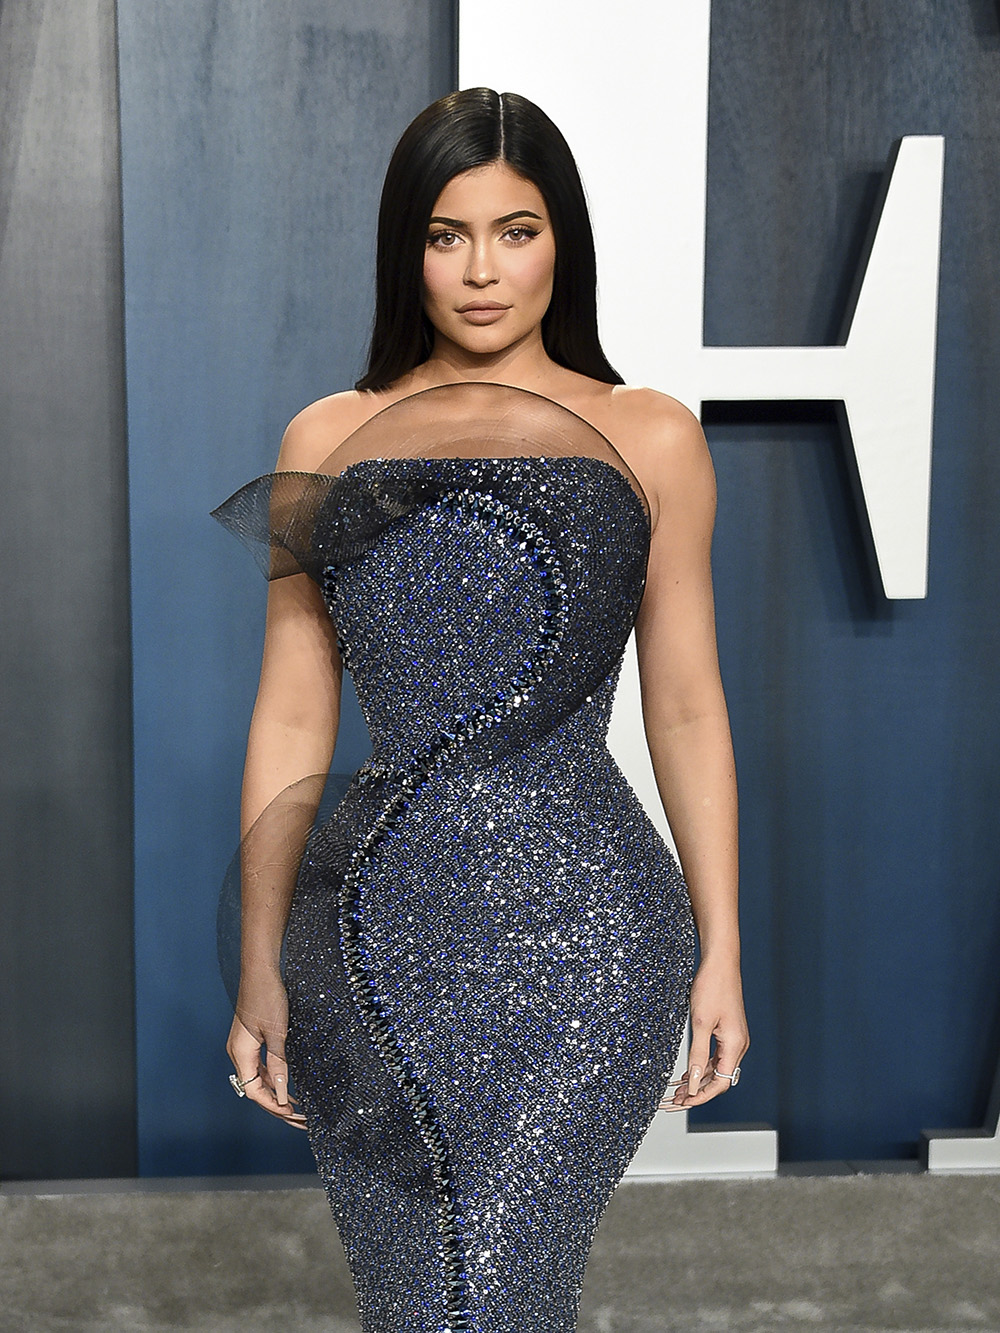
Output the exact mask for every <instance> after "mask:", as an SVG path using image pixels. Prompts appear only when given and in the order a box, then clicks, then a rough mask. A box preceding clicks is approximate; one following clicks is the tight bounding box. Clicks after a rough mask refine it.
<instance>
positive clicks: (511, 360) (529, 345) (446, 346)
mask: <svg viewBox="0 0 1000 1333" xmlns="http://www.w3.org/2000/svg"><path fill="white" fill-rule="evenodd" d="M555 369H556V363H555V362H554V361H553V360H552V359H551V357H550V356H549V355H548V353H547V352H546V351H545V348H544V346H543V344H542V331H541V329H540V328H538V329H534V330H532V332H531V333H529V334H526V335H525V337H524V338H521V339H519V340H518V341H517V342H516V343H511V345H510V346H509V347H504V348H503V349H502V350H501V351H498V352H487V353H477V352H470V351H469V350H468V349H467V348H465V347H460V346H459V345H458V344H457V343H454V342H452V341H451V340H450V339H448V338H442V337H441V335H440V334H438V336H437V337H436V338H435V340H434V348H433V350H432V352H431V354H430V356H429V357H428V358H427V360H426V361H424V362H423V363H422V364H421V365H419V366H417V367H415V368H414V370H413V372H412V374H413V375H414V377H415V378H417V379H419V380H420V381H421V382H422V383H423V382H426V384H427V385H428V387H430V386H431V385H436V384H453V383H455V382H456V381H461V380H492V381H493V382H494V383H496V384H510V385H512V386H513V387H516V388H530V387H531V385H532V384H538V383H542V382H543V381H544V380H545V379H546V378H548V377H549V376H551V374H552V371H553V370H555Z"/></svg>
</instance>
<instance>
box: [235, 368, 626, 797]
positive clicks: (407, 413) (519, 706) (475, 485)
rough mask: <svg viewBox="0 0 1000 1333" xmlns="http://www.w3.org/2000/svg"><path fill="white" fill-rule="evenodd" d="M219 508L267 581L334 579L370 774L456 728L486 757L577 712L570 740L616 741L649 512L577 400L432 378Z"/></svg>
mask: <svg viewBox="0 0 1000 1333" xmlns="http://www.w3.org/2000/svg"><path fill="white" fill-rule="evenodd" d="M216 517H218V518H219V519H220V520H221V521H222V522H224V523H225V524H226V525H227V526H229V527H230V528H232V529H233V530H235V531H236V532H237V533H238V535H240V536H241V537H243V538H244V540H246V541H248V543H249V544H251V545H253V546H255V547H256V549H257V551H258V553H259V555H260V556H262V557H263V559H262V563H263V565H264V567H265V570H266V572H267V573H268V574H269V576H270V577H278V576H281V575H283V574H290V573H295V572H300V571H304V572H306V573H307V574H309V575H310V576H311V577H312V578H313V579H315V581H316V582H317V584H318V585H319V586H320V588H321V590H322V594H323V598H324V601H325V603H326V606H327V608H328V610H329V612H330V615H331V617H332V620H333V623H334V626H335V628H336V634H337V642H338V646H339V648H340V652H341V655H342V658H343V661H344V665H345V666H346V668H347V669H348V670H349V671H350V673H351V676H352V679H353V681H354V685H355V689H356V691H357V695H358V699H359V702H360V704H361V708H362V711H363V712H364V715H365V719H366V721H367V723H368V727H369V731H370V733H371V738H372V743H373V755H372V758H371V759H370V760H369V762H368V764H367V765H366V766H365V771H366V773H367V772H373V773H374V772H385V771H392V770H399V771H402V770H404V769H405V768H407V767H408V766H409V765H410V764H411V763H412V760H413V757H414V756H415V755H419V754H421V753H423V752H424V751H426V750H427V749H428V747H433V746H434V745H435V744H449V745H450V744H451V742H452V741H453V739H454V737H455V734H456V731H463V732H465V733H468V734H467V735H465V736H464V737H463V739H464V740H465V742H466V744H465V749H464V753H465V754H466V755H467V756H469V757H470V758H471V759H474V760H475V761H476V762H482V761H483V759H484V758H486V757H492V758H497V757H502V756H503V755H504V754H506V753H513V752H515V751H516V750H518V749H522V748H523V747H524V746H525V745H527V744H530V743H532V742H533V741H537V740H539V739H541V738H542V737H544V736H546V735H548V734H550V733H551V732H552V731H553V730H554V729H555V728H557V727H560V726H563V725H564V724H565V726H566V728H567V732H566V736H567V740H568V741H575V742H576V743H585V742H587V741H589V742H590V743H594V742H603V740H604V738H605V736H606V734H607V730H608V723H609V720H610V711H611V703H612V699H613V694H614V685H615V682H616V680H617V675H618V670H619V668H620V665H621V657H622V653H623V652H624V648H625V644H626V642H627V639H628V636H629V633H630V632H631V629H632V626H633V624H634V621H635V617H636V614H637V612H638V608H639V604H640V601H641V597H642V592H643V588H644V586H645V578H646V561H647V558H648V553H649V518H648V508H647V506H646V503H645V497H644V496H643V494H642V490H641V487H640V486H639V484H638V482H637V481H636V479H635V478H634V476H633V475H632V474H631V473H630V471H629V469H628V468H627V465H626V464H625V463H624V461H623V460H622V459H621V457H620V456H619V455H618V454H617V453H616V451H615V450H614V449H613V447H612V446H611V444H610V443H609V441H607V439H606V438H605V437H604V436H603V435H601V434H600V432H598V431H596V430H595V429H594V428H593V427H592V426H590V425H589V424H588V423H587V422H585V421H583V420H582V419H581V418H580V417H578V416H576V415H575V414H574V413H572V412H570V411H568V410H567V409H565V408H563V407H561V406H559V405H558V404H555V403H553V402H551V400H549V399H547V398H542V397H540V396H539V395H537V394H533V393H529V392H528V391H525V390H520V389H511V388H508V387H507V386H501V385H494V384H483V383H474V384H462V385H446V386H441V387H439V388H435V389H429V390H424V391H423V392H422V393H419V394H415V395H412V396H411V397H410V398H405V399H402V400H400V401H399V402H397V403H395V404H393V405H391V406H389V407H387V408H385V409H383V410H382V411H381V412H379V413H377V414H376V415H375V417H373V418H372V419H371V420H370V421H369V422H367V423H366V424H365V425H364V426H362V427H360V428H359V429H358V430H357V431H355V432H354V434H353V435H352V436H350V437H348V440H347V441H345V442H344V444H342V445H341V446H340V447H339V448H338V449H337V450H336V451H335V453H334V455H332V456H331V458H330V459H329V460H327V464H326V465H324V468H323V469H322V470H321V471H319V472H317V473H280V472H279V473H271V474H269V475H268V476H266V477H260V478H257V479H256V480H255V481H253V482H251V483H249V484H248V485H247V486H246V487H244V488H242V490H241V491H239V492H237V493H236V495H234V496H233V497H231V499H230V500H229V501H227V502H226V504H225V505H223V506H221V507H220V509H219V510H217V511H216ZM570 719H572V722H570Z"/></svg>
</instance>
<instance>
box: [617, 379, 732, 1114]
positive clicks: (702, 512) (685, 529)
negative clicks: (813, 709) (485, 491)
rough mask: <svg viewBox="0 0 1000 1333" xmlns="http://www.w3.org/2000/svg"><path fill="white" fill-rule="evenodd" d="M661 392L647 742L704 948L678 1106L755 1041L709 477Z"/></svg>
mask: <svg viewBox="0 0 1000 1333" xmlns="http://www.w3.org/2000/svg"><path fill="white" fill-rule="evenodd" d="M656 398H657V400H658V405H657V410H656V412H655V416H656V418H657V424H656V429H655V431H654V432H651V433H650V435H648V436H647V440H648V441H649V443H648V447H647V449H646V450H645V458H644V461H645V464H646V466H645V468H644V476H643V481H644V483H645V485H646V487H647V490H649V491H650V492H651V495H650V498H651V500H652V499H653V497H654V496H655V501H656V509H655V516H654V527H653V533H652V539H651V543H650V554H649V565H648V569H647V576H646V588H645V592H644V594H643V600H642V605H641V607H640V609H639V615H638V617H637V620H636V627H635V632H636V647H637V650H638V662H639V681H640V690H641V697H642V715H643V723H644V725H645V731H646V739H647V743H648V745H649V752H650V757H651V759H652V762H653V772H654V775H655V777H656V785H657V789H658V791H659V794H660V799H661V800H662V802H663V808H664V811H665V813H666V816H667V820H668V822H669V824H670V831H671V833H672V834H673V838H674V843H675V844H676V847H677V853H678V856H679V858H680V863H681V869H682V871H683V874H684V878H685V880H686V882H687V886H688V890H689V892H690V895H691V906H692V911H693V913H694V919H695V925H696V927H697V931H698V941H699V946H700V953H701V961H700V965H699V967H698V971H697V973H696V975H695V979H694V984H693V986H692V988H691V1030H692V1041H691V1052H690V1056H689V1060H688V1068H687V1070H686V1072H685V1074H684V1080H683V1081H682V1083H681V1085H680V1086H679V1087H678V1088H677V1090H676V1092H675V1093H674V1097H673V1105H675V1106H677V1107H690V1106H700V1105H701V1104H702V1103H703V1102H706V1101H709V1100H710V1099H711V1098H712V1097H715V1096H717V1095H718V1094H719V1093H720V1092H725V1091H726V1089H727V1088H729V1087H730V1086H731V1083H730V1080H729V1079H727V1078H722V1077H721V1076H720V1075H721V1074H732V1072H733V1070H734V1069H735V1068H736V1067H737V1066H738V1065H739V1063H740V1061H741V1060H742V1058H743V1056H744V1054H745V1053H746V1050H747V1048H748V1047H749V1044H750V1038H749V1034H748V1031H747V1022H746V1015H745V1012H744V1007H743V987H742V981H741V976H740V940H739V921H738V912H737V886H738V837H737V802H736V765H735V761H734V758H733V746H732V739H731V737H730V730H729V716H728V713H727V710H726V700H725V695H724V694H723V689H722V679H721V676H720V674H719V657H718V649H717V646H716V634H715V608H714V599H713V593H712V570H711V546H712V530H713V526H714V523H715V506H716V487H715V473H714V470H713V467H712V461H711V458H710V456H709V452H708V445H707V443H706V441H705V436H704V433H703V432H702V429H701V426H700V425H699V423H698V420H697V418H696V417H694V416H693V415H692V414H691V413H690V412H688V410H687V409H686V408H684V407H682V406H681V405H680V404H679V403H676V402H675V401H674V400H672V399H665V398H664V396H662V395H659V394H657V395H656ZM665 404H666V406H665ZM644 433H645V432H644ZM713 1037H714V1038H715V1049H714V1052H713V1051H712V1049H711V1040H712V1038H713ZM716 1071H718V1074H717V1072H716Z"/></svg>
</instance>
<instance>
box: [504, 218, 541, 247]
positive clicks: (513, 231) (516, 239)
mask: <svg viewBox="0 0 1000 1333" xmlns="http://www.w3.org/2000/svg"><path fill="white" fill-rule="evenodd" d="M504 235H505V236H508V237H509V238H510V239H511V241H513V243H514V244H515V245H524V244H525V242H526V241H531V240H534V238H535V237H536V236H537V235H538V232H537V230H536V229H535V228H534V227H527V226H525V225H524V223H523V222H518V223H517V224H516V225H515V226H513V227H508V228H507V230H506V231H505V232H504Z"/></svg>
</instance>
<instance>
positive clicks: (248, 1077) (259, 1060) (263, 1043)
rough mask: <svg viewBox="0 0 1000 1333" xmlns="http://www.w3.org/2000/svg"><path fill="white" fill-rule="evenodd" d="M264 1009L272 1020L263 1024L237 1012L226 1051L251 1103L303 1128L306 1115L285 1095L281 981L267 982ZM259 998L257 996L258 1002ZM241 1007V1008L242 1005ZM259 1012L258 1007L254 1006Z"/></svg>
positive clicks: (284, 1008)
mask: <svg viewBox="0 0 1000 1333" xmlns="http://www.w3.org/2000/svg"><path fill="white" fill-rule="evenodd" d="M267 989H268V995H267V1004H266V1005H265V1006H264V1009H265V1011H266V1012H267V1013H269V1014H271V1015H272V1016H273V1017H272V1018H271V1019H269V1020H268V1022H267V1023H266V1024H261V1023H259V1022H258V1021H257V1020H256V1019H253V1018H250V1017H249V1016H247V1018H246V1021H245V1022H244V1020H243V1019H242V1018H240V1016H239V1013H237V1015H236V1017H235V1018H234V1019H233V1025H232V1027H231V1028H230V1029H229V1040H228V1041H227V1043H226V1050H227V1052H228V1053H229V1058H230V1060H232V1062H233V1064H234V1065H235V1067H236V1077H237V1078H238V1079H239V1080H240V1082H241V1083H242V1084H243V1092H244V1094H245V1096H247V1097H249V1098H250V1100H251V1101H254V1102H256V1103H257V1105H258V1106H262V1107H263V1108H264V1110H265V1111H268V1112H270V1114H271V1115H273V1116H277V1118H278V1119H279V1120H284V1122H285V1124H286V1125H291V1126H293V1127H294V1128H295V1129H305V1127H306V1119H305V1116H304V1115H303V1114H302V1113H301V1112H300V1111H298V1110H297V1109H296V1107H297V1105H298V1103H297V1102H296V1099H295V1098H294V1097H291V1096H290V1095H289V1092H288V1065H287V1063H286V1061H285V1033H286V1031H287V1014H288V1000H287V997H286V996H285V990H284V987H283V986H282V985H281V982H280V980H278V979H275V980H274V981H273V982H271V983H269V985H268V987H267ZM260 998H261V997H260V996H258V997H257V999H258V1000H259V999H260ZM241 1008H242V1006H241ZM254 1009H255V1010H256V1011H257V1012H261V1009H260V1006H259V1005H254Z"/></svg>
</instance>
